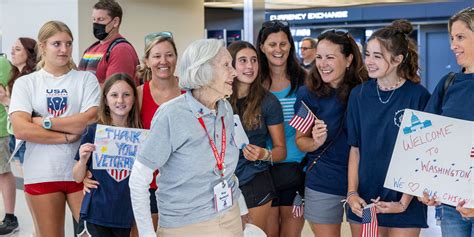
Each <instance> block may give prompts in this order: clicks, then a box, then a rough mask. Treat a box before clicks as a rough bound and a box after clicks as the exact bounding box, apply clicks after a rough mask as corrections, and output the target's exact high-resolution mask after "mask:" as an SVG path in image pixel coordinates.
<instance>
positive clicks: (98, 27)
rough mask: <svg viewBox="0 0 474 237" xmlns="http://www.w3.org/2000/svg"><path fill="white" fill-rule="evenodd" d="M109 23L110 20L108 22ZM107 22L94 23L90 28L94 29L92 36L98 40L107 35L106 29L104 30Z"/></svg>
mask: <svg viewBox="0 0 474 237" xmlns="http://www.w3.org/2000/svg"><path fill="white" fill-rule="evenodd" d="M109 23H110V22H109ZM107 25H108V24H99V23H94V24H93V26H92V28H93V29H94V31H93V32H94V36H95V37H96V38H97V39H98V40H103V39H105V38H107V36H109V33H107V31H105V27H106V26H107Z"/></svg>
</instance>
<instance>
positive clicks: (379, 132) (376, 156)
mask: <svg viewBox="0 0 474 237" xmlns="http://www.w3.org/2000/svg"><path fill="white" fill-rule="evenodd" d="M429 98H430V94H429V92H428V91H427V90H426V89H425V88H424V87H423V86H421V85H419V84H414V83H412V82H411V81H406V82H405V83H404V84H403V85H402V86H401V87H399V88H397V89H396V90H395V91H380V97H379V96H378V93H377V83H376V81H375V80H370V81H368V82H366V83H364V84H362V85H359V86H357V87H356V88H354V89H353V90H352V92H351V95H350V97H349V104H348V115H347V132H348V143H349V145H351V146H353V147H358V148H359V154H360V160H359V186H358V190H357V191H358V192H359V195H360V197H361V198H363V199H364V200H365V201H366V202H367V203H371V201H370V199H376V198H377V197H379V196H380V198H381V200H382V201H386V202H390V201H394V202H398V201H400V199H401V197H402V195H403V194H402V193H400V192H397V191H393V190H390V189H387V188H384V187H383V184H384V181H385V176H386V174H387V170H388V166H389V164H390V159H391V157H392V152H393V148H394V146H395V141H396V139H397V134H398V130H399V127H400V123H401V120H402V116H403V111H404V109H406V108H408V109H415V110H423V109H424V108H425V105H426V103H427V102H428V99H429ZM381 101H383V102H386V101H388V102H387V103H386V104H384V103H382V102H381ZM426 210H427V209H426V206H425V205H423V204H422V203H421V202H419V201H418V200H417V199H416V198H414V199H413V201H412V202H411V203H410V204H409V205H408V207H407V210H406V211H405V212H403V213H400V214H379V215H378V223H379V225H380V226H384V227H400V228H408V227H412V228H415V227H416V228H426V227H428V225H427V223H426ZM348 217H349V218H350V219H352V220H355V221H359V222H360V221H361V219H360V218H359V217H357V216H356V215H355V214H353V213H352V212H348Z"/></svg>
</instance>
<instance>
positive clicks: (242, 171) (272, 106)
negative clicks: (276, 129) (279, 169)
mask: <svg viewBox="0 0 474 237" xmlns="http://www.w3.org/2000/svg"><path fill="white" fill-rule="evenodd" d="M245 99H246V98H242V99H239V100H237V108H238V109H241V108H242V106H243V103H245ZM240 119H241V120H242V118H240ZM260 121H261V123H260V126H259V127H258V128H256V129H252V130H248V129H244V130H245V133H246V134H247V137H248V138H249V142H250V144H253V145H256V146H259V147H263V148H267V147H268V146H267V140H271V137H270V133H269V131H268V127H267V126H271V125H277V124H280V123H283V112H282V109H281V104H280V102H279V101H278V99H277V98H276V97H275V96H274V95H273V94H271V93H269V92H267V93H266V95H265V97H264V98H263V100H262V104H261V114H260ZM242 123H243V121H242ZM269 166H270V164H269V162H268V161H260V160H257V161H249V160H247V159H245V157H244V154H243V152H242V150H240V156H239V162H238V163H237V168H236V170H235V174H236V175H237V177H238V178H239V183H240V186H242V185H244V184H247V183H248V182H250V181H251V180H252V179H253V178H254V177H255V175H256V174H258V173H260V172H262V171H265V170H268V169H269Z"/></svg>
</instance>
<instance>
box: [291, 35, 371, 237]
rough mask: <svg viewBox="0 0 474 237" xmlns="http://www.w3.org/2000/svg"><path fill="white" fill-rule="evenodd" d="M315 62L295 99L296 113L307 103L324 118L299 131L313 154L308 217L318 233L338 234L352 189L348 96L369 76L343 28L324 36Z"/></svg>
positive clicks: (310, 155)
mask: <svg viewBox="0 0 474 237" xmlns="http://www.w3.org/2000/svg"><path fill="white" fill-rule="evenodd" d="M315 65H316V66H315V67H313V69H312V70H311V72H310V74H309V76H308V79H307V82H306V85H305V86H303V87H301V88H300V89H299V90H298V93H297V100H296V103H295V111H297V110H298V108H300V107H301V106H302V103H301V102H304V103H305V104H306V105H307V106H308V107H309V109H310V110H311V111H312V112H313V113H314V114H315V115H316V116H317V118H318V119H316V121H315V123H314V126H312V128H311V129H308V131H307V132H306V133H302V132H300V131H297V132H296V144H297V145H298V147H299V148H300V149H301V150H302V151H305V152H308V153H307V156H308V165H307V167H308V168H307V170H306V189H305V209H304V217H305V219H306V220H308V221H309V222H310V224H311V229H312V230H313V232H314V235H315V236H334V237H337V236H341V223H342V219H343V215H344V207H343V204H342V203H341V201H342V200H343V199H345V197H346V193H347V157H348V155H349V149H350V147H349V145H347V130H346V126H345V125H346V123H345V115H346V107H347V100H348V98H349V93H350V92H351V90H352V88H354V87H355V86H356V85H358V84H360V83H362V82H363V81H366V80H367V77H368V75H367V70H366V69H365V67H364V62H363V61H362V55H361V53H360V51H359V47H358V46H357V44H356V42H355V41H354V38H352V36H351V35H350V34H348V32H346V31H341V30H335V29H331V30H327V31H325V32H323V33H322V34H321V35H320V36H318V43H317V46H316V64H315Z"/></svg>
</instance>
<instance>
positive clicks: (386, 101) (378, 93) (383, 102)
mask: <svg viewBox="0 0 474 237" xmlns="http://www.w3.org/2000/svg"><path fill="white" fill-rule="evenodd" d="M396 90H397V88H395V90H393V91H392V93H390V96H388V99H387V100H385V101H384V100H382V97H381V96H380V90H379V87H378V86H377V95H378V96H379V101H380V103H382V104H386V103H388V102H389V101H390V99H391V98H392V96H393V93H395V91H396Z"/></svg>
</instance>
